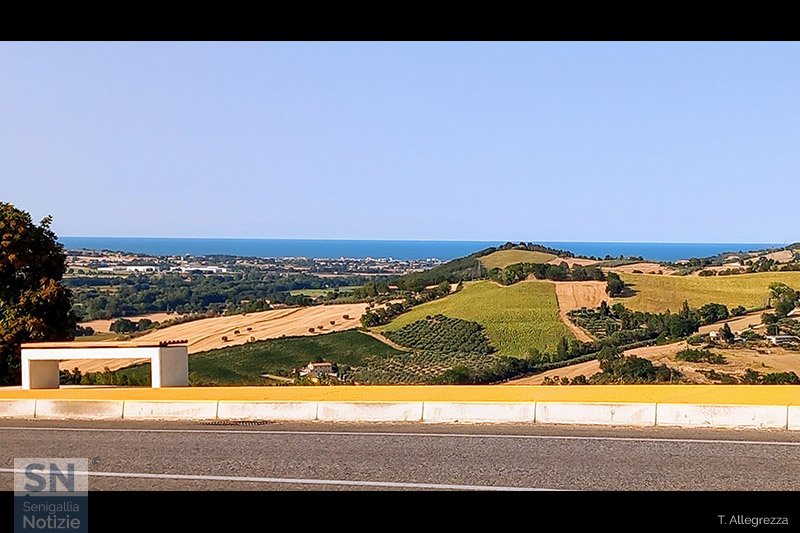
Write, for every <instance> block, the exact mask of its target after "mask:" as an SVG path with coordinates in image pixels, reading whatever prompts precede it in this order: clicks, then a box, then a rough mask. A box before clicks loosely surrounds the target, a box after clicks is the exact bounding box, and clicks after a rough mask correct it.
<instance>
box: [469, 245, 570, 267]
mask: <svg viewBox="0 0 800 533" xmlns="http://www.w3.org/2000/svg"><path fill="white" fill-rule="evenodd" d="M553 259H558V256H555V255H553V254H546V253H544V252H532V251H530V250H498V251H496V252H492V253H490V254H489V255H486V256H483V257H481V263H482V264H483V266H485V267H486V268H488V269H489V270H491V269H493V268H505V267H507V266H508V265H513V264H516V263H547V262H548V261H552V260H553Z"/></svg>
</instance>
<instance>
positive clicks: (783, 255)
mask: <svg viewBox="0 0 800 533" xmlns="http://www.w3.org/2000/svg"><path fill="white" fill-rule="evenodd" d="M762 256H763V257H766V258H767V259H772V260H773V261H777V262H778V263H788V262H790V261H791V260H792V259H793V258H794V251H793V250H781V251H779V252H771V253H768V254H759V253H751V254H750V257H755V258H758V257H762Z"/></svg>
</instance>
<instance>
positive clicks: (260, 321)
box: [59, 303, 367, 372]
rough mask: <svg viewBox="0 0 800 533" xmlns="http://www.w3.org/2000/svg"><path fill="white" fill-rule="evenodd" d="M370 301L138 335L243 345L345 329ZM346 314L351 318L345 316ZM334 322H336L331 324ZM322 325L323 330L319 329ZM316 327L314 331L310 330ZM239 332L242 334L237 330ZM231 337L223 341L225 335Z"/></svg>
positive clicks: (119, 362)
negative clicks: (250, 342)
mask: <svg viewBox="0 0 800 533" xmlns="http://www.w3.org/2000/svg"><path fill="white" fill-rule="evenodd" d="M366 309H367V304H363V303H360V304H336V305H316V306H312V307H293V308H289V309H274V310H271V311H262V312H259V313H247V314H244V315H231V316H221V317H214V318H204V319H201V320H195V321H192V322H186V323H185V324H178V325H175V326H170V327H167V328H164V329H157V330H154V331H152V332H151V333H147V334H145V335H142V336H141V337H137V338H136V340H137V341H142V342H146V341H156V342H157V341H168V340H188V341H189V353H190V354H192V353H197V352H204V351H206V350H212V349H214V348H222V347H223V346H232V345H236V344H244V343H246V342H248V341H249V340H250V339H251V338H253V339H255V340H266V339H276V338H279V337H282V336H287V337H291V336H301V335H321V334H325V333H331V332H333V331H344V330H347V329H353V328H356V327H359V326H360V325H361V322H360V318H361V315H362V314H364V311H365V310H366ZM344 315H348V316H349V317H350V318H349V319H345V318H344ZM331 321H334V322H335V323H334V324H331ZM319 326H322V329H318V327H319ZM310 328H314V332H313V333H311V332H310V331H309V329H310ZM236 331H239V333H236ZM223 336H225V337H227V338H228V340H227V341H223V340H222V337H223ZM133 362H139V361H130V360H128V361H126V360H123V359H108V360H104V359H97V360H83V359H73V360H69V361H63V362H62V363H61V364H60V365H59V366H60V368H62V369H70V370H72V369H73V368H75V367H78V368H80V370H81V371H82V372H96V371H101V370H103V369H104V368H105V367H108V368H109V369H110V370H116V369H118V368H123V367H126V366H129V365H131V364H132V363H133Z"/></svg>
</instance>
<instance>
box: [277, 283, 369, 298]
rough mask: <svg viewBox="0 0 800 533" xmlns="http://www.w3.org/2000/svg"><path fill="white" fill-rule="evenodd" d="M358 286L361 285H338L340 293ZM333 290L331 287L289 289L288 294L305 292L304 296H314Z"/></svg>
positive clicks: (295, 294)
mask: <svg viewBox="0 0 800 533" xmlns="http://www.w3.org/2000/svg"><path fill="white" fill-rule="evenodd" d="M359 288H361V285H353V286H348V287H339V292H340V293H345V292H353V289H359ZM333 291H334V289H333V288H329V289H297V290H293V291H289V294H291V295H292V296H299V295H301V294H305V295H306V296H308V297H310V298H316V297H317V296H325V295H326V294H328V293H329V292H333Z"/></svg>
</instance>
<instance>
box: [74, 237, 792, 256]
mask: <svg viewBox="0 0 800 533" xmlns="http://www.w3.org/2000/svg"><path fill="white" fill-rule="evenodd" d="M59 241H60V242H61V243H62V244H63V245H64V247H65V248H67V249H69V250H79V249H88V250H109V251H120V252H129V253H140V254H147V255H187V254H189V255H193V256H201V255H236V256H242V257H308V258H320V259H322V258H340V257H348V258H366V257H372V258H392V259H404V260H411V259H440V260H442V261H448V260H450V259H455V258H458V257H463V256H466V255H469V254H471V253H473V252H477V251H478V250H482V249H484V248H488V247H490V246H498V245H500V244H503V242H499V241H388V240H333V239H330V240H327V239H212V238H179V237H75V236H73V237H60V238H59ZM534 242H537V243H539V244H544V245H545V246H549V247H552V248H558V249H560V250H568V251H570V252H573V253H574V254H576V255H587V256H596V257H605V256H606V255H610V256H612V257H619V256H625V257H628V256H641V257H643V258H645V259H648V260H652V261H676V260H678V259H689V258H692V257H711V256H714V255H718V254H720V253H723V252H739V251H741V252H746V251H752V250H764V249H767V248H775V247H780V246H783V245H782V244H777V243H654V242H556V241H534Z"/></svg>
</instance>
